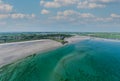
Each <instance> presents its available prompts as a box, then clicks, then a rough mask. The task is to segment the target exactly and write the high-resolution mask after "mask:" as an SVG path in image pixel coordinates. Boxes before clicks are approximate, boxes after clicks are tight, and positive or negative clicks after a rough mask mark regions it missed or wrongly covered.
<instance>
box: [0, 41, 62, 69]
mask: <svg viewBox="0 0 120 81" xmlns="http://www.w3.org/2000/svg"><path fill="white" fill-rule="evenodd" d="M61 46H62V44H61V43H59V42H57V41H53V40H50V39H42V40H35V41H34V40H33V41H25V42H15V43H5V44H0V67H3V66H5V65H7V64H10V63H12V62H14V61H17V60H20V59H23V58H25V57H27V56H30V55H33V54H37V53H42V52H45V51H49V50H52V49H56V48H58V47H61Z"/></svg>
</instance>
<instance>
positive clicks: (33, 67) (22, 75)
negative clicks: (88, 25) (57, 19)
mask: <svg viewBox="0 0 120 81" xmlns="http://www.w3.org/2000/svg"><path fill="white" fill-rule="evenodd" d="M0 81H120V42H114V41H113V42H112V41H111V42H110V41H100V40H92V39H91V40H84V41H80V42H77V43H74V44H69V45H66V46H63V47H61V48H58V49H55V50H52V51H49V52H45V53H42V54H34V55H32V56H29V57H26V58H24V59H22V60H19V61H17V62H14V63H12V64H9V65H6V66H4V67H2V68H1V69H0Z"/></svg>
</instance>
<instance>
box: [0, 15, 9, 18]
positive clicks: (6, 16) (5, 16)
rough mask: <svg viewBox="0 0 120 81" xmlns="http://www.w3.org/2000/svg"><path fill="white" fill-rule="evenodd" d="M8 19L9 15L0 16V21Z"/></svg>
mask: <svg viewBox="0 0 120 81" xmlns="http://www.w3.org/2000/svg"><path fill="white" fill-rule="evenodd" d="M8 17H9V14H0V19H6V18H8Z"/></svg>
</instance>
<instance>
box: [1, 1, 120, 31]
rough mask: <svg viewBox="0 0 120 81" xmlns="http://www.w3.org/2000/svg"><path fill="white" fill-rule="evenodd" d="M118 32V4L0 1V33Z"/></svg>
mask: <svg viewBox="0 0 120 81" xmlns="http://www.w3.org/2000/svg"><path fill="white" fill-rule="evenodd" d="M20 31H24V32H25V31H27V32H28V31H34V32H35V31H37V32H41V31H42V32H44V31H54V32H56V31H57V32H60V31H61V32H67V31H68V32H72V31H73V32H120V1H119V0H0V32H20Z"/></svg>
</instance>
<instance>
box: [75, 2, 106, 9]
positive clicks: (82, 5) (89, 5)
mask: <svg viewBox="0 0 120 81" xmlns="http://www.w3.org/2000/svg"><path fill="white" fill-rule="evenodd" d="M103 7H105V5H103V4H97V3H91V2H88V1H84V2H79V3H78V6H77V8H90V9H92V8H103Z"/></svg>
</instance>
